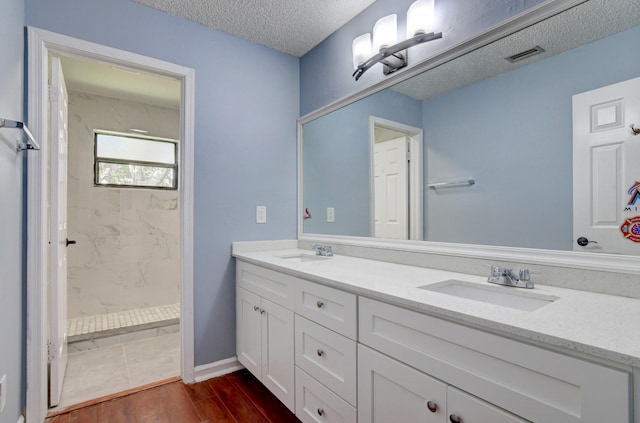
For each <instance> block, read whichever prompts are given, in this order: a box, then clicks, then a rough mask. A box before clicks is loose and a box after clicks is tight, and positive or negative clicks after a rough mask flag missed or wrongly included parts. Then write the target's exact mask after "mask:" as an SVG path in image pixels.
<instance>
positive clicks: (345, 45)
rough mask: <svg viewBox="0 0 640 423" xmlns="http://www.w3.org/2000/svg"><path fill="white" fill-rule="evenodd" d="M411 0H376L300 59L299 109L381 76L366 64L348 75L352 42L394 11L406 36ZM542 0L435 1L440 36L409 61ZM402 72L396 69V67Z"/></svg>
mask: <svg viewBox="0 0 640 423" xmlns="http://www.w3.org/2000/svg"><path fill="white" fill-rule="evenodd" d="M413 1H414V0H377V1H376V2H375V3H373V4H372V5H371V6H369V7H368V8H367V9H366V10H364V11H363V12H362V13H360V14H359V15H358V16H356V17H355V18H354V19H352V20H351V21H349V22H348V23H347V24H346V25H344V26H343V27H342V28H340V29H338V30H337V31H336V32H334V33H333V34H332V35H331V36H329V37H328V38H327V39H326V40H324V41H323V42H322V43H320V44H318V46H316V47H315V48H314V49H313V50H311V51H310V52H309V53H307V54H305V55H304V56H303V57H302V59H301V60H300V87H301V89H300V94H301V95H300V111H301V114H302V115H306V114H308V113H311V112H313V111H314V110H317V109H319V108H321V107H323V106H326V105H327V104H329V103H331V102H333V101H336V100H339V99H341V98H343V97H346V96H348V95H350V94H353V93H355V92H358V91H360V90H362V89H364V88H366V87H368V86H370V85H372V84H374V83H376V82H379V81H380V80H382V79H384V78H386V77H385V76H384V75H383V74H382V67H381V66H382V65H375V66H374V67H373V68H371V69H369V70H368V71H367V73H365V74H364V75H363V76H362V78H360V80H358V81H357V82H356V81H354V79H353V78H352V77H351V74H352V73H353V61H352V57H351V43H352V42H353V39H354V38H356V37H357V36H359V35H361V34H364V33H367V32H369V33H370V32H371V31H372V29H373V25H374V24H375V23H376V21H377V20H378V19H380V18H381V17H383V16H386V15H389V14H392V13H395V14H396V15H397V16H398V40H404V39H405V38H406V34H405V33H406V16H407V9H408V8H409V6H410V5H411V3H413ZM542 1H543V0H518V1H482V2H479V1H476V0H462V1H439V0H437V1H436V3H435V5H436V6H435V7H436V31H438V32H442V36H443V38H442V39H441V40H436V41H432V42H429V43H426V44H422V45H420V46H416V47H414V48H412V49H411V50H410V52H409V67H412V66H415V65H416V64H417V63H419V62H420V61H423V60H425V59H426V58H429V57H431V56H433V55H435V54H436V53H439V52H441V51H443V50H445V49H447V48H448V47H451V46H453V45H455V44H457V43H459V42H462V41H464V40H466V39H468V38H471V37H473V36H475V35H476V34H478V33H480V32H482V31H484V30H486V29H488V28H490V27H492V26H494V25H496V24H498V23H500V22H502V21H504V20H506V19H508V18H510V17H512V16H515V15H517V14H519V13H521V12H523V11H525V10H527V9H529V8H531V7H533V6H535V5H537V4H539V3H542ZM400 72H401V71H400Z"/></svg>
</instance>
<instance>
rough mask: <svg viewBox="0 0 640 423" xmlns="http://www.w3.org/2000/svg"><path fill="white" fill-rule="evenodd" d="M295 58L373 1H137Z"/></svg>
mask: <svg viewBox="0 0 640 423" xmlns="http://www.w3.org/2000/svg"><path fill="white" fill-rule="evenodd" d="M135 1H136V2H138V3H141V4H144V5H146V6H150V7H153V8H155V9H159V10H162V11H164V12H166V13H169V14H171V15H175V16H179V17H182V18H185V19H189V20H191V21H194V22H198V23H200V24H202V25H205V26H208V27H209V28H212V29H215V30H218V31H222V32H226V33H227V34H231V35H234V36H236V37H239V38H243V39H245V40H249V41H253V42H255V43H258V44H261V45H263V46H266V47H269V48H272V49H274V50H277V51H281V52H283V53H287V54H290V55H292V56H295V57H302V56H303V55H304V54H305V53H307V52H308V51H309V50H311V49H312V48H313V47H315V46H316V45H318V44H319V43H320V42H321V41H322V40H324V39H325V38H327V37H328V36H329V35H331V34H332V33H334V32H335V31H336V30H337V29H338V28H340V27H341V26H343V25H344V24H346V23H347V22H349V21H350V20H351V19H352V18H353V17H355V16H356V15H358V14H359V13H360V12H362V11H363V10H364V9H366V8H367V7H368V6H369V5H371V4H372V3H373V2H374V0H277V1H274V0H135Z"/></svg>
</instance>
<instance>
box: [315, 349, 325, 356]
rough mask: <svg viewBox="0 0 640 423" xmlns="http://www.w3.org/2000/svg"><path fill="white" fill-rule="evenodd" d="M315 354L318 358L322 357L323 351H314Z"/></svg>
mask: <svg viewBox="0 0 640 423" xmlns="http://www.w3.org/2000/svg"><path fill="white" fill-rule="evenodd" d="M316 354H318V357H322V356H323V355H324V351H322V350H321V349H318V350H317V351H316Z"/></svg>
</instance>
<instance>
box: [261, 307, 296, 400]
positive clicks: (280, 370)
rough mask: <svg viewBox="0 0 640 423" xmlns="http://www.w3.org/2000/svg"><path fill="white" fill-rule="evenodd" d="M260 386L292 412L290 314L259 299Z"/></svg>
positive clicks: (291, 334)
mask: <svg viewBox="0 0 640 423" xmlns="http://www.w3.org/2000/svg"><path fill="white" fill-rule="evenodd" d="M261 310H263V311H264V313H263V314H262V342H263V344H262V379H261V380H262V383H263V384H264V385H265V386H266V387H267V388H268V389H269V390H270V391H271V392H272V393H273V394H274V395H275V396H276V397H278V399H279V400H280V401H282V403H283V404H284V405H286V406H287V407H288V408H289V410H291V411H292V412H295V408H294V407H295V404H294V397H295V390H294V379H295V373H294V363H293V360H294V356H293V336H294V335H293V312H292V311H290V310H287V309H286V308H284V307H281V306H279V305H277V304H275V303H272V302H271V301H268V300H265V299H264V298H262V309H261Z"/></svg>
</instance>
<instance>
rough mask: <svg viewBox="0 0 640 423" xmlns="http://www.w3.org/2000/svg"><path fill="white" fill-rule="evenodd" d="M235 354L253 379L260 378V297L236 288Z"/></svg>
mask: <svg viewBox="0 0 640 423" xmlns="http://www.w3.org/2000/svg"><path fill="white" fill-rule="evenodd" d="M236 296H237V298H236V326H237V329H236V330H237V335H236V339H237V354H238V361H239V362H240V363H242V365H243V366H244V367H246V368H247V370H249V371H250V372H251V373H253V375H254V376H255V377H257V378H258V379H260V378H261V377H262V318H261V316H260V297H259V296H257V295H256V294H254V293H252V292H249V291H247V290H246V289H242V288H238V290H237V291H236Z"/></svg>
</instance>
